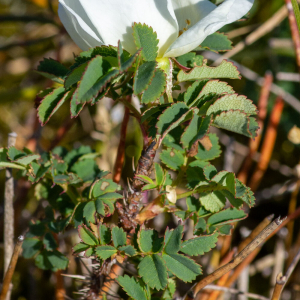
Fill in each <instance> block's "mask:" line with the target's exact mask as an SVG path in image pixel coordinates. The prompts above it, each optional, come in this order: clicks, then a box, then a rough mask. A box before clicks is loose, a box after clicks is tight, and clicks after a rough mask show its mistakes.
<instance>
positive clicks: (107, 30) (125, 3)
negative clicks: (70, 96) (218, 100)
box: [58, 0, 254, 57]
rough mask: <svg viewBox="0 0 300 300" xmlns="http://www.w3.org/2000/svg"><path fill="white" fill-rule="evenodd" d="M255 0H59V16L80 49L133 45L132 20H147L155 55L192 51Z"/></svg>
mask: <svg viewBox="0 0 300 300" xmlns="http://www.w3.org/2000/svg"><path fill="white" fill-rule="evenodd" d="M253 2H254V0H225V1H224V2H223V3H222V4H220V5H219V6H216V5H214V4H213V3H212V2H210V1H208V0H130V1H129V0H60V1H59V10H58V13H59V16H60V19H61V21H62V23H63V24H64V26H65V28H66V29H67V31H68V33H69V34H70V36H71V38H72V39H73V40H74V42H75V43H76V44H77V45H78V46H79V47H80V48H81V49H82V50H87V49H88V48H91V47H95V46H101V45H113V46H116V45H117V44H118V40H121V42H122V45H123V47H124V49H126V50H127V51H129V52H130V53H131V54H133V53H134V52H135V51H136V47H135V44H134V38H133V35H132V26H133V24H134V23H139V22H140V23H145V24H147V25H148V26H151V27H152V28H153V29H154V31H155V32H156V33H157V36H158V39H159V44H158V47H159V53H158V56H159V57H177V56H180V55H183V54H185V53H188V52H190V51H191V50H193V49H195V48H196V47H197V46H199V45H200V43H201V42H202V41H204V39H205V38H206V37H207V36H208V35H210V34H212V33H214V32H216V31H217V30H219V29H220V28H222V27H223V26H224V25H226V24H229V23H232V22H234V21H236V20H238V19H240V18H242V17H243V16H244V15H245V14H246V13H247V12H248V11H249V10H250V9H251V7H252V5H253Z"/></svg>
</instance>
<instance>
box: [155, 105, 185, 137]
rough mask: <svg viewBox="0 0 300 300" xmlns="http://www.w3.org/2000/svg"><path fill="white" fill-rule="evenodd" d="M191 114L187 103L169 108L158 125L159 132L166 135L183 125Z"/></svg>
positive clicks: (160, 118)
mask: <svg viewBox="0 0 300 300" xmlns="http://www.w3.org/2000/svg"><path fill="white" fill-rule="evenodd" d="M188 113H189V108H188V107H187V106H186V104H185V103H182V102H179V103H176V104H173V105H172V106H170V107H169V108H167V109H166V110H165V111H164V112H163V113H162V114H161V115H160V117H159V119H158V122H157V124H156V127H157V132H158V133H159V134H164V135H166V134H167V133H168V132H170V131H171V130H172V129H174V128H175V127H177V126H178V125H179V124H180V123H182V122H183V121H184V120H185V119H186V117H187V114H188Z"/></svg>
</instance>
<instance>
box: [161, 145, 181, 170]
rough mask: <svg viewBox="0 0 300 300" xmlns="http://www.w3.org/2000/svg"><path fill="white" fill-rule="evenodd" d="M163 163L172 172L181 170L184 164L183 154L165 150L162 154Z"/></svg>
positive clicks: (169, 149)
mask: <svg viewBox="0 0 300 300" xmlns="http://www.w3.org/2000/svg"><path fill="white" fill-rule="evenodd" d="M160 159H161V161H162V162H163V163H164V164H165V165H166V166H167V167H168V168H170V169H172V170H179V169H180V167H181V166H183V164H184V156H183V154H182V153H181V152H180V151H178V150H175V149H172V148H168V149H167V150H163V151H162V152H161V154H160Z"/></svg>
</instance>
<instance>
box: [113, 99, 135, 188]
mask: <svg viewBox="0 0 300 300" xmlns="http://www.w3.org/2000/svg"><path fill="white" fill-rule="evenodd" d="M130 100H131V96H127V97H126V101H127V102H130ZM129 116H130V115H129V108H128V107H127V106H125V112H124V119H123V122H122V125H121V132H120V142H119V147H118V154H117V158H116V163H115V168H114V176H113V181H114V182H116V183H119V182H120V180H121V174H122V168H123V164H124V160H125V143H126V131H127V126H128V122H129Z"/></svg>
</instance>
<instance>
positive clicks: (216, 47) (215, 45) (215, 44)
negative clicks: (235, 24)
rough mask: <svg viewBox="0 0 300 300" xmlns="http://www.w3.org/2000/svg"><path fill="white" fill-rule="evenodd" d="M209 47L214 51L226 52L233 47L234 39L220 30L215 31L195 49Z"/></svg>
mask: <svg viewBox="0 0 300 300" xmlns="http://www.w3.org/2000/svg"><path fill="white" fill-rule="evenodd" d="M205 49H208V50H210V51H214V52H224V51H229V50H231V49H232V41H230V40H229V38H228V37H227V36H226V35H225V34H223V33H220V32H215V33H213V34H211V35H209V36H208V37H207V38H206V39H205V40H204V41H203V42H202V43H201V45H200V47H198V48H196V49H195V50H197V51H200V50H205Z"/></svg>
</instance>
